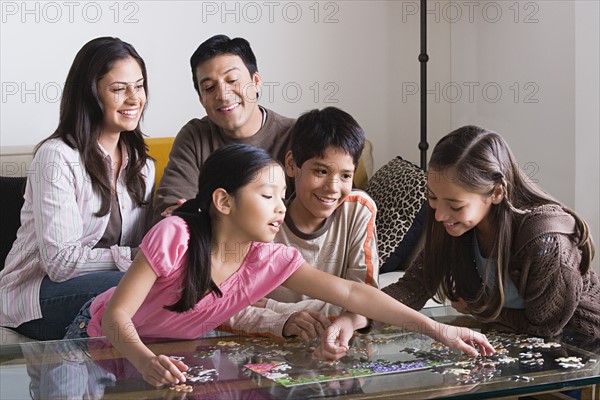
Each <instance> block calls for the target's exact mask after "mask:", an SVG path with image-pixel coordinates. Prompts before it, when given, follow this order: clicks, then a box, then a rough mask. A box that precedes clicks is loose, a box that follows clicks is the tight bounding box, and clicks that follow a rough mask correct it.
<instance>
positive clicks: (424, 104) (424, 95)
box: [419, 0, 429, 171]
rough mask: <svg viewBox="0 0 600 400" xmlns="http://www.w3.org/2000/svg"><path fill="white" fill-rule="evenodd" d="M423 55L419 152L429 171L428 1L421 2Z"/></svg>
mask: <svg viewBox="0 0 600 400" xmlns="http://www.w3.org/2000/svg"><path fill="white" fill-rule="evenodd" d="M420 7H421V9H420V11H421V14H420V15H421V54H419V62H420V63H421V88H420V93H421V141H420V142H419V150H421V168H422V169H423V170H425V171H426V170H427V149H428V148H429V144H428V143H427V61H429V56H428V55H427V1H426V0H421V6H420Z"/></svg>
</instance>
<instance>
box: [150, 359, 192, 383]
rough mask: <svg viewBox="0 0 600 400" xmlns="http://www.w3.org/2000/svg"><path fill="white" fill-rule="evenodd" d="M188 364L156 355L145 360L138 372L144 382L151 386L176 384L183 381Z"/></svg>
mask: <svg viewBox="0 0 600 400" xmlns="http://www.w3.org/2000/svg"><path fill="white" fill-rule="evenodd" d="M187 369H188V366H187V365H186V364H185V363H183V362H182V361H179V360H175V359H172V358H169V357H167V356H165V355H162V354H161V355H158V356H155V357H152V358H149V359H147V360H146V362H145V363H144V364H143V365H142V367H141V368H140V372H141V373H142V376H143V378H144V380H145V381H146V382H148V383H149V384H151V385H152V386H162V385H177V384H179V383H183V382H185V375H184V374H183V373H182V371H187Z"/></svg>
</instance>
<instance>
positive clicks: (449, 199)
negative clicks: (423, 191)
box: [427, 186, 466, 203]
mask: <svg viewBox="0 0 600 400" xmlns="http://www.w3.org/2000/svg"><path fill="white" fill-rule="evenodd" d="M427 191H428V192H429V193H431V194H433V195H434V196H435V193H433V190H431V188H429V186H427ZM442 199H443V200H446V201H450V202H452V203H466V201H464V200H458V199H451V198H447V197H442Z"/></svg>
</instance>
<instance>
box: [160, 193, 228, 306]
mask: <svg viewBox="0 0 600 400" xmlns="http://www.w3.org/2000/svg"><path fill="white" fill-rule="evenodd" d="M201 203H202V201H201V200H200V199H199V198H198V197H196V198H194V199H191V200H188V201H186V202H185V203H184V204H183V205H182V206H181V207H179V208H178V209H177V210H175V211H174V212H173V215H176V216H178V217H180V218H183V220H185V222H186V224H187V226H188V229H189V230H190V240H189V245H188V262H187V268H186V270H185V274H184V277H183V290H182V293H181V298H180V299H179V300H178V301H177V302H176V303H175V304H171V305H169V306H165V308H166V309H167V310H169V311H175V312H185V311H187V310H190V309H192V308H193V307H194V306H195V305H196V303H198V301H200V299H201V298H202V296H204V294H205V293H206V292H210V291H214V292H215V293H216V294H217V296H219V297H221V296H222V295H223V294H222V293H221V290H219V287H218V286H217V285H216V284H215V283H214V282H213V280H212V278H211V274H210V271H211V270H210V263H211V260H210V255H211V247H212V243H211V239H212V228H211V221H210V215H209V207H210V205H209V204H201ZM206 266H208V268H207V267H206Z"/></svg>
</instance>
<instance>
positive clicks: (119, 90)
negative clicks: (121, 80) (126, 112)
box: [112, 87, 125, 93]
mask: <svg viewBox="0 0 600 400" xmlns="http://www.w3.org/2000/svg"><path fill="white" fill-rule="evenodd" d="M112 91H113V92H115V93H117V92H123V91H125V88H124V87H115V88H112Z"/></svg>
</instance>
